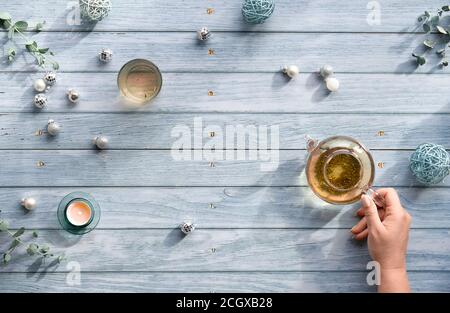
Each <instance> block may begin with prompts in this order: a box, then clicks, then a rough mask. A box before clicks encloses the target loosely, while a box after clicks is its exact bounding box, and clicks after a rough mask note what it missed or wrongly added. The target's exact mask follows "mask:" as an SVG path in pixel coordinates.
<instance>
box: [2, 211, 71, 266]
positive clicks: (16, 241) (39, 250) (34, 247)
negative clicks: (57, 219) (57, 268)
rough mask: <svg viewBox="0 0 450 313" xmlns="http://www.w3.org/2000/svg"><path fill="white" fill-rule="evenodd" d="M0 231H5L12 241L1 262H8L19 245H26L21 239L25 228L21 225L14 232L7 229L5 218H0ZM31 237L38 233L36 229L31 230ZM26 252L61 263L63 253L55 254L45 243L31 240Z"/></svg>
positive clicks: (36, 235)
mask: <svg viewBox="0 0 450 313" xmlns="http://www.w3.org/2000/svg"><path fill="white" fill-rule="evenodd" d="M0 232H5V233H7V234H8V235H9V236H10V237H11V239H12V241H11V244H10V245H9V248H8V249H7V250H6V251H5V252H4V253H3V264H5V265H6V264H8V263H9V261H11V258H12V254H13V252H14V251H15V250H16V249H17V248H18V247H19V246H21V245H26V244H27V243H26V242H25V241H24V240H23V239H22V235H23V234H24V233H25V228H24V227H22V228H20V229H18V230H17V231H15V232H12V231H11V230H10V229H9V223H8V222H7V221H5V220H2V219H0ZM32 237H33V238H37V237H38V233H37V232H36V231H33V232H32ZM26 252H27V254H28V255H30V256H37V257H40V258H43V260H46V259H49V258H53V261H54V262H56V263H58V264H59V263H61V262H62V261H63V260H64V256H63V255H57V256H55V255H54V254H53V253H51V252H50V247H49V246H48V245H46V244H43V245H38V244H37V243H34V242H31V243H28V245H27V248H26Z"/></svg>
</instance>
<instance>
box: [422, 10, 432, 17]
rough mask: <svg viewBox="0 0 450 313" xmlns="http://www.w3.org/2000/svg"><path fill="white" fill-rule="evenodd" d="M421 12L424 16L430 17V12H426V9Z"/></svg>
mask: <svg viewBox="0 0 450 313" xmlns="http://www.w3.org/2000/svg"><path fill="white" fill-rule="evenodd" d="M423 14H424V15H425V16H426V17H430V16H431V14H430V12H428V11H425V12H424V13H423Z"/></svg>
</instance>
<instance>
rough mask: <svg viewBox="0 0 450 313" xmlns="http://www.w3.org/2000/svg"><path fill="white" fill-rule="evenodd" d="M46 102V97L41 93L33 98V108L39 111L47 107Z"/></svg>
mask: <svg viewBox="0 0 450 313" xmlns="http://www.w3.org/2000/svg"><path fill="white" fill-rule="evenodd" d="M47 102H48V100H47V97H46V96H45V94H43V93H38V94H37V95H35V96H34V106H35V107H37V108H39V109H42V108H43V107H45V106H46V105H47Z"/></svg>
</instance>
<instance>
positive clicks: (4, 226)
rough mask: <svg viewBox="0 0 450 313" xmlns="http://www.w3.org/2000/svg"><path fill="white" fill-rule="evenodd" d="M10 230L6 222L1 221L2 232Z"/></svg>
mask: <svg viewBox="0 0 450 313" xmlns="http://www.w3.org/2000/svg"><path fill="white" fill-rule="evenodd" d="M8 228H9V224H8V222H7V221H5V220H0V231H7V230H8Z"/></svg>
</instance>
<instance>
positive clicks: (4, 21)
mask: <svg viewBox="0 0 450 313" xmlns="http://www.w3.org/2000/svg"><path fill="white" fill-rule="evenodd" d="M44 24H45V22H41V23H37V24H36V26H35V27H34V30H35V31H37V32H39V31H41V30H42V28H43V27H44ZM0 26H1V27H3V28H4V29H6V30H7V31H8V38H9V39H10V40H13V41H15V39H16V36H19V37H21V38H22V39H24V40H25V49H26V50H27V51H28V52H29V53H30V54H31V55H32V56H33V57H34V58H35V59H36V62H37V64H38V65H39V66H40V67H43V68H45V67H46V66H47V65H51V66H52V68H53V69H54V70H57V69H59V64H58V62H56V61H55V60H54V59H53V56H54V54H53V52H52V51H50V49H49V48H41V47H40V46H39V45H38V43H37V42H36V41H34V40H31V39H29V38H28V37H27V36H25V34H24V33H25V32H26V31H27V30H28V29H29V26H28V22H26V21H16V22H15V21H13V20H12V17H11V15H10V14H9V13H7V12H0ZM15 56H16V50H15V49H13V48H9V49H8V52H7V57H8V61H9V62H13V61H14V59H15Z"/></svg>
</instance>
